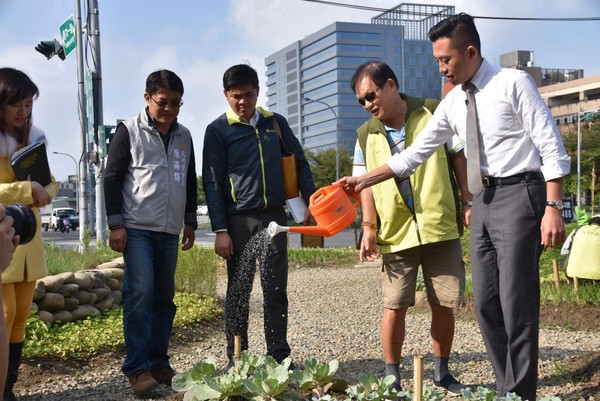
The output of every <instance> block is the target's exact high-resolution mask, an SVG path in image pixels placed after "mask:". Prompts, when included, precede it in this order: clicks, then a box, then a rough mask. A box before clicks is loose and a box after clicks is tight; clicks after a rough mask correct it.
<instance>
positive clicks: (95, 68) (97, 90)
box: [87, 0, 106, 246]
mask: <svg viewBox="0 0 600 401" xmlns="http://www.w3.org/2000/svg"><path fill="white" fill-rule="evenodd" d="M87 12H88V21H89V26H88V29H87V34H88V38H89V43H90V49H91V56H92V79H93V80H94V85H93V87H94V94H93V96H94V102H93V103H94V106H95V110H94V132H95V135H94V138H98V137H99V135H98V130H99V127H100V126H101V125H103V109H102V67H101V65H102V63H101V56H100V54H101V52H100V16H99V11H98V0H87ZM99 145H100V144H99V143H98V141H95V150H96V155H97V156H96V158H95V160H94V171H95V177H96V180H95V181H96V191H95V192H96V244H97V245H98V246H103V245H105V244H106V241H105V234H106V210H105V206H104V167H105V166H104V163H105V157H104V155H102V154H101V152H100V151H99Z"/></svg>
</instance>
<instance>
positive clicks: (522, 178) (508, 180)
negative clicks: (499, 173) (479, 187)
mask: <svg viewBox="0 0 600 401" xmlns="http://www.w3.org/2000/svg"><path fill="white" fill-rule="evenodd" d="M541 179H542V173H540V172H539V171H533V172H527V173H521V174H515V175H511V176H510V177H490V176H486V177H482V182H483V186H484V187H495V186H502V185H514V184H518V183H520V182H529V181H536V180H541Z"/></svg>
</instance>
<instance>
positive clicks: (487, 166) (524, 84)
mask: <svg viewBox="0 0 600 401" xmlns="http://www.w3.org/2000/svg"><path fill="white" fill-rule="evenodd" d="M429 39H430V40H431V41H432V43H433V55H434V57H435V58H436V60H437V61H438V63H439V68H440V72H442V73H443V74H444V75H445V76H446V79H447V80H448V81H449V82H450V83H452V84H455V85H458V86H457V87H456V88H454V89H453V90H452V91H451V92H450V93H449V94H448V95H447V96H446V98H445V99H444V100H443V101H442V103H441V104H440V105H439V106H438V108H437V109H436V111H435V114H434V115H433V117H432V118H431V119H430V120H429V123H428V124H427V126H426V127H425V129H424V130H423V131H422V132H421V134H420V135H419V137H418V138H417V140H416V141H415V142H414V143H413V144H412V145H411V146H410V147H408V148H407V149H406V150H405V151H403V152H401V153H400V154H396V155H394V156H392V157H391V158H390V159H389V160H388V162H387V164H384V165H382V166H381V167H379V168H377V169H375V170H373V171H370V172H369V173H368V174H365V175H363V176H360V177H344V178H342V179H341V180H340V182H342V183H344V184H345V185H346V187H347V188H352V189H354V190H356V191H360V190H362V189H363V188H367V187H370V186H371V185H374V184H376V183H379V182H381V181H384V180H386V179H389V178H391V177H394V176H399V177H405V176H408V175H410V174H411V173H412V172H413V171H414V169H415V168H416V167H417V166H419V165H420V164H421V163H423V162H424V161H425V160H427V159H428V158H429V156H430V155H431V154H432V153H433V152H434V151H435V150H436V149H437V148H438V147H439V146H440V145H442V144H444V143H446V142H447V141H448V140H449V139H450V137H451V136H452V135H453V134H454V133H456V134H458V135H459V137H460V138H461V140H462V141H463V142H464V143H465V145H466V147H467V155H469V151H468V147H469V146H473V145H472V144H471V143H469V142H468V141H467V132H466V126H467V123H466V120H467V107H466V106H465V103H466V93H465V89H464V88H463V86H461V85H463V84H466V83H471V84H473V85H474V86H475V103H476V107H477V115H478V118H479V132H480V138H479V142H480V146H479V151H480V153H479V154H480V159H481V166H480V169H481V175H482V183H483V185H484V189H483V191H482V192H480V193H479V194H474V197H473V205H472V211H471V236H470V256H471V267H472V278H473V298H474V302H475V308H476V314H477V320H478V322H479V326H480V328H481V333H482V336H483V339H484V342H485V345H486V348H487V351H488V354H489V357H490V359H491V362H492V365H493V368H494V373H495V375H496V383H497V391H498V396H499V397H500V396H504V395H505V394H506V393H507V392H513V393H516V394H517V395H519V396H521V397H522V398H523V399H524V400H525V399H528V400H531V401H533V400H535V398H536V388H537V362H538V331H539V303H540V297H539V272H538V268H539V266H538V265H539V256H540V254H541V251H542V249H543V248H542V247H552V246H557V245H560V244H561V243H562V242H563V241H564V239H565V226H564V222H563V220H562V216H561V211H560V210H561V209H562V187H563V177H564V176H566V175H567V174H568V173H569V170H570V158H569V157H568V156H567V154H566V151H565V148H564V145H563V143H562V139H561V136H560V132H559V131H558V128H557V127H556V124H555V123H554V119H553V118H552V115H551V114H550V110H549V109H548V107H547V106H546V104H545V103H544V102H543V100H542V98H541V97H540V95H539V92H538V90H537V87H536V85H535V83H534V81H533V79H532V78H531V77H530V76H529V75H528V74H527V73H525V72H523V71H518V70H512V69H502V68H499V67H496V66H493V65H491V64H489V63H488V62H487V61H486V60H484V59H483V57H482V56H481V50H480V41H479V34H478V33H477V29H476V27H475V24H474V22H473V18H472V17H471V16H469V15H467V14H464V13H461V14H458V15H455V16H452V17H449V18H447V19H445V20H443V21H441V22H439V23H438V24H437V25H435V26H434V27H433V28H432V29H431V30H430V31H429ZM542 175H543V176H542ZM544 180H545V181H546V183H545V185H544ZM449 196H450V195H449Z"/></svg>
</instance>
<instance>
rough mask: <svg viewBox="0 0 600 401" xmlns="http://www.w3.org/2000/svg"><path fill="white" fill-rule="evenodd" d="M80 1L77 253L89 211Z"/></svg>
mask: <svg viewBox="0 0 600 401" xmlns="http://www.w3.org/2000/svg"><path fill="white" fill-rule="evenodd" d="M79 1H80V0H75V32H76V33H75V34H76V37H77V47H76V52H77V91H78V101H77V103H78V106H79V126H80V130H81V157H80V163H79V178H80V181H79V251H80V252H81V251H83V241H84V237H85V231H89V225H90V223H89V217H88V216H89V215H88V213H89V209H88V203H87V200H88V190H87V177H88V174H87V173H88V165H89V158H88V157H89V155H88V151H87V114H86V108H85V75H84V72H83V50H84V49H83V43H81V42H82V40H81V39H82V37H83V36H82V32H83V30H82V25H81V5H80V3H79Z"/></svg>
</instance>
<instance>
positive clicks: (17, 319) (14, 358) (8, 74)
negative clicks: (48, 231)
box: [0, 68, 58, 401]
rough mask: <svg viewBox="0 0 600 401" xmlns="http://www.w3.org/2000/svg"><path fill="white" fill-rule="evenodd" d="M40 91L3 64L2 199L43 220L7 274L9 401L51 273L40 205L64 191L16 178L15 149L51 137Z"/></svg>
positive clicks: (6, 393)
mask: <svg viewBox="0 0 600 401" xmlns="http://www.w3.org/2000/svg"><path fill="white" fill-rule="evenodd" d="M38 95H39V90H38V88H37V86H36V85H35V84H34V83H33V82H32V81H31V79H29V77H28V76H27V75H26V74H24V73H23V72H21V71H19V70H16V69H14V68H0V203H3V204H4V205H6V206H8V205H10V204H13V203H24V204H26V205H29V206H31V207H32V208H33V210H34V213H35V215H36V218H37V230H36V233H35V237H34V238H33V240H31V242H29V243H27V244H25V245H19V246H18V247H17V249H16V250H15V253H14V255H13V260H12V261H11V263H10V265H9V266H8V268H7V269H6V270H5V271H4V272H3V273H2V303H3V306H4V318H5V320H6V331H7V335H8V340H9V352H8V374H7V376H6V387H5V388H4V400H5V401H8V400H16V398H15V395H14V393H13V391H12V389H13V386H14V384H15V382H16V381H17V377H18V373H19V365H20V364H21V353H22V351H23V340H24V338H25V323H26V321H27V317H28V315H29V311H30V310H31V301H32V299H33V291H34V289H35V282H36V280H37V279H39V278H42V277H44V276H46V275H47V274H48V270H47V267H46V259H45V257H44V245H43V243H42V236H41V230H40V228H41V222H40V215H39V212H38V210H37V208H38V207H42V206H45V205H48V204H49V203H50V202H51V201H52V198H53V197H54V196H55V195H56V193H57V192H58V185H57V184H56V181H55V180H54V178H52V182H51V183H50V184H48V185H47V186H46V187H43V186H42V185H40V184H39V183H38V182H35V181H16V179H15V176H14V173H13V170H12V167H11V157H12V155H13V153H15V151H17V150H19V149H20V148H22V147H23V146H26V145H28V144H31V143H34V142H38V141H45V140H46V138H45V136H44V133H43V132H42V131H41V130H40V129H39V128H37V127H35V126H33V125H32V124H31V112H32V107H33V100H34V99H35V98H37V96H38ZM2 357H4V358H5V357H6V356H2Z"/></svg>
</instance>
